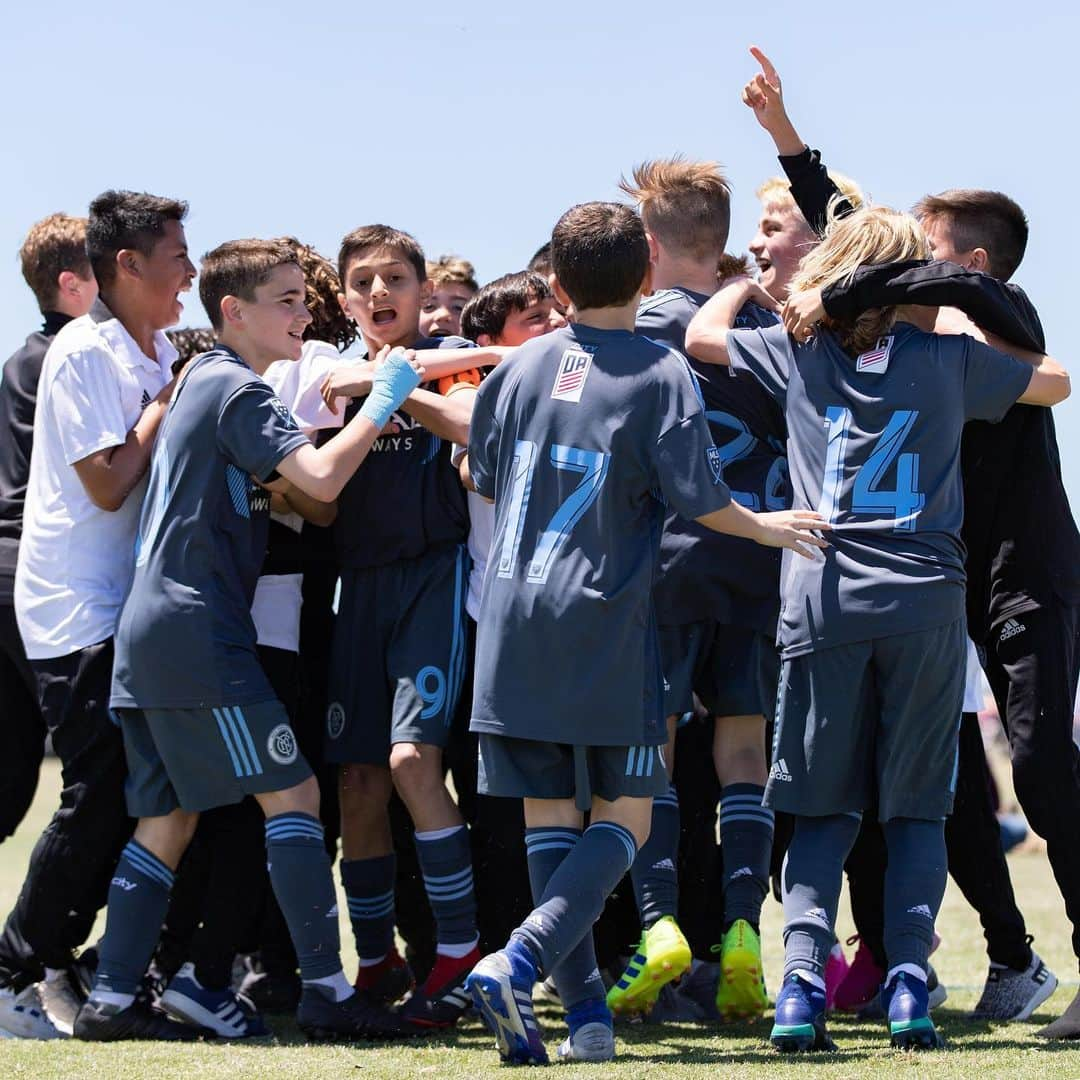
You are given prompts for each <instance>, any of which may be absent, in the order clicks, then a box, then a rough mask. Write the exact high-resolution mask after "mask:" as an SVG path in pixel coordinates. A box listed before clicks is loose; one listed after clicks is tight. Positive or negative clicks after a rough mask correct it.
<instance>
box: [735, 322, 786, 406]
mask: <svg viewBox="0 0 1080 1080" xmlns="http://www.w3.org/2000/svg"><path fill="white" fill-rule="evenodd" d="M727 350H728V357H729V358H730V361H731V369H732V371H748V372H749V373H750V374H751V375H753V376H754V378H755V379H757V381H758V382H759V383H761V385H762V386H764V387H765V389H766V390H767V391H768V392H769V393H770V394H771V395H772V396H773V397H774V398H776V399H777V401H779V402H780V404H781V406H783V404H784V402H785V400H786V398H787V387H788V382H789V381H790V379H791V366H792V363H793V362H794V359H795V358H794V356H793V354H792V351H791V339H790V338H789V337H788V335H787V331H786V330H785V329H784V327H783V326H782V325H780V324H777V325H775V326H770V327H768V328H766V329H764V330H761V329H755V330H751V329H745V330H739V329H736V330H729V331H728V335H727Z"/></svg>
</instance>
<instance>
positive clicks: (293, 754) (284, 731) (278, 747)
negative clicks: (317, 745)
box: [266, 724, 300, 765]
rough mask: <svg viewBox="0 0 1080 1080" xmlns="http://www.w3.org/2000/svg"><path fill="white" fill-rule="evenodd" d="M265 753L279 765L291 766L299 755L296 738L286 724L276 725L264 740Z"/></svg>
mask: <svg viewBox="0 0 1080 1080" xmlns="http://www.w3.org/2000/svg"><path fill="white" fill-rule="evenodd" d="M266 752H267V753H268V754H269V755H270V757H271V759H272V760H273V761H276V762H277V763H278V764H279V765H291V764H292V763H293V762H294V761H295V760H296V758H297V756H298V755H299V753H300V748H299V747H298V746H297V745H296V736H295V735H294V734H293V730H292V728H291V727H289V725H288V724H278V726H277V727H276V728H274V730H273V731H271V732H270V734H269V736H268V737H267V740H266Z"/></svg>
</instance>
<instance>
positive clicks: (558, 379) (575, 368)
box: [551, 348, 592, 405]
mask: <svg viewBox="0 0 1080 1080" xmlns="http://www.w3.org/2000/svg"><path fill="white" fill-rule="evenodd" d="M591 367H592V351H591V350H589V349H585V348H576V349H567V350H566V352H564V353H563V354H562V359H561V360H560V361H559V370H558V371H557V372H556V374H555V385H554V386H553V387H552V388H551V396H552V398H553V399H554V400H555V401H572V402H573V403H574V404H575V405H576V404H577V403H578V402H579V401H580V400H581V391H582V390H584V389H585V380H586V379H587V378H588V377H589V368H591Z"/></svg>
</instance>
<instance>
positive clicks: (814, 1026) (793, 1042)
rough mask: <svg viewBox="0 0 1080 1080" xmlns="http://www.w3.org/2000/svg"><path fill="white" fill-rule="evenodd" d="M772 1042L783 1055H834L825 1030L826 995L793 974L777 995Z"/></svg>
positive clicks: (834, 1045) (833, 1046)
mask: <svg viewBox="0 0 1080 1080" xmlns="http://www.w3.org/2000/svg"><path fill="white" fill-rule="evenodd" d="M769 1042H771V1043H772V1044H773V1046H775V1047H776V1049H777V1050H779V1051H780V1053H781V1054H806V1053H812V1052H815V1051H822V1050H824V1051H833V1050H835V1049H836V1044H835V1043H834V1042H833V1041H832V1039H830V1038H829V1033H828V1031H827V1030H826V1028H825V991H824V990H821V989H819V988H818V987H816V986H814V985H813V983H810V982H807V981H806V980H805V979H803V978H801V977H800V976H799V975H796V974H791V975H789V976H788V977H787V978H786V979H785V980H784V985H783V986H781V987H780V993H779V994H777V995H776V1019H775V1021H774V1023H773V1029H772V1032H771V1033H770V1035H769Z"/></svg>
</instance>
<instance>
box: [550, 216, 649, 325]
mask: <svg viewBox="0 0 1080 1080" xmlns="http://www.w3.org/2000/svg"><path fill="white" fill-rule="evenodd" d="M551 267H552V270H553V271H554V272H555V276H556V277H557V278H558V280H559V284H560V285H562V287H563V289H565V290H566V294H567V296H569V297H570V299H571V300H572V301H573V303H574V307H575V308H577V310H578V311H584V310H586V309H588V308H604V307H617V306H619V305H620V304H627V303H629V302H630V301H631V300H633V298H634V296H635V294H636V293H637V292H638V290H639V289H640V288H641V283H642V282H643V281H644V280H645V274H646V272H647V271H648V269H649V243H648V241H647V240H646V239H645V226H644V225H643V224H642V221H641V218H640V217H638V215H637V214H635V213H634V211H633V210H631V209H630V207H629V206H623V205H621V204H620V203H606V202H591V203H580V204H579V205H578V206H573V207H571V208H570V209H569V210H567V211H566V213H565V214H563V216H562V217H561V218H559V220H558V222H557V223H556V225H555V228H554V230H553V231H552V233H551Z"/></svg>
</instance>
